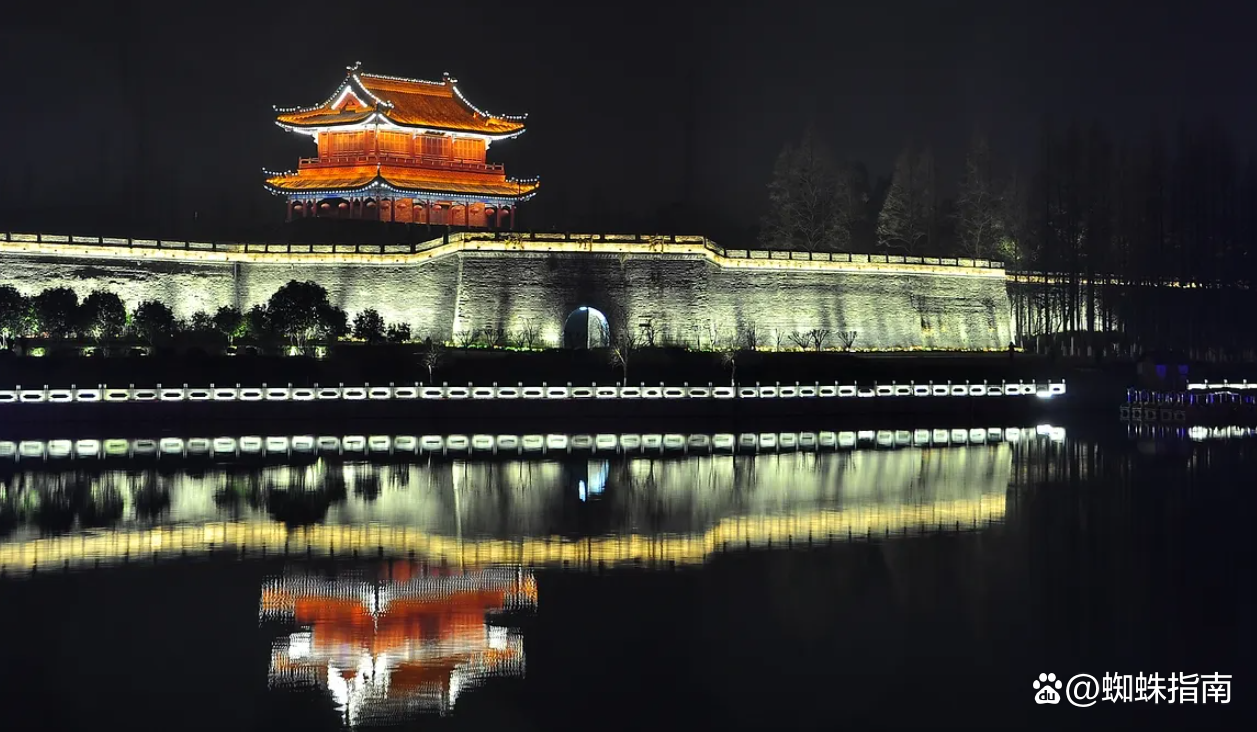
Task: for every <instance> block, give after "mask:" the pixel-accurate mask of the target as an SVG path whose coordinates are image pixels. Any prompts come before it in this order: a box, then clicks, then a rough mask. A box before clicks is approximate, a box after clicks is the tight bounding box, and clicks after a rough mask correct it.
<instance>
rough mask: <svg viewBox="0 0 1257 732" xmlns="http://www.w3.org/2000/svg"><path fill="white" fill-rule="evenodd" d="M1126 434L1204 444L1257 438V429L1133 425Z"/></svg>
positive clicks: (1236, 426) (1232, 426) (1136, 436)
mask: <svg viewBox="0 0 1257 732" xmlns="http://www.w3.org/2000/svg"><path fill="white" fill-rule="evenodd" d="M1126 434H1127V435H1128V436H1130V437H1132V438H1167V437H1173V438H1179V439H1189V440H1192V441H1194V442H1204V441H1206V440H1209V441H1213V440H1239V439H1244V438H1250V437H1257V427H1242V426H1239V425H1230V426H1226V427H1206V426H1203V425H1197V426H1194V427H1184V426H1182V425H1177V426H1170V425H1159V424H1132V425H1129V426H1128V427H1127V429H1126Z"/></svg>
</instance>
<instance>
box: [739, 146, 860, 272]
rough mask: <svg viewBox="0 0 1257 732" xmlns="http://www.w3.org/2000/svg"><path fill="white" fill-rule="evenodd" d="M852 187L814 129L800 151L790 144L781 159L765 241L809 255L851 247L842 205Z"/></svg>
mask: <svg viewBox="0 0 1257 732" xmlns="http://www.w3.org/2000/svg"><path fill="white" fill-rule="evenodd" d="M849 184H850V181H849V180H848V179H847V177H846V176H843V175H842V174H840V172H839V170H838V168H837V167H836V166H835V165H834V163H833V161H832V159H831V157H830V154H829V151H828V150H826V149H825V147H824V145H822V144H821V143H820V142H819V141H818V140H817V139H816V136H815V135H814V134H813V132H812V130H811V129H810V128H809V129H808V130H807V131H805V132H804V133H803V139H802V141H801V142H800V143H799V146H798V147H793V146H791V145H786V146H785V148H783V149H782V151H781V153H780V154H779V155H778V156H777V161H776V163H775V164H774V166H773V178H772V182H771V183H769V184H768V204H769V210H768V216H767V217H765V219H764V222H763V227H762V231H761V235H760V241H761V243H762V244H763V245H764V246H766V247H768V248H769V249H791V250H801V251H807V252H816V251H831V250H845V249H846V248H848V247H849V245H850V241H851V229H850V226H849V223H848V221H847V220H846V216H845V215H844V214H845V211H844V209H843V206H842V204H843V202H844V201H845V199H846V198H847V196H846V194H845V192H844V191H845V189H846V188H847V187H848V186H849Z"/></svg>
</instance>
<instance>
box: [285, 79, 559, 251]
mask: <svg viewBox="0 0 1257 732" xmlns="http://www.w3.org/2000/svg"><path fill="white" fill-rule="evenodd" d="M276 111H277V112H279V116H278V117H277V118H276V123H277V124H278V125H279V126H280V127H282V128H284V129H286V130H289V131H291V132H296V133H299V134H303V135H309V136H310V137H311V138H313V139H314V140H315V142H316V143H317V144H318V154H317V156H316V157H313V158H303V159H302V160H301V161H300V163H299V166H298V168H297V170H296V172H290V173H275V174H271V176H270V177H269V178H267V181H266V186H267V188H268V189H269V190H270V191H271V192H273V193H275V194H278V195H283V196H286V197H287V198H288V218H289V219H290V220H291V219H293V218H310V217H329V218H348V219H369V220H378V221H390V222H404V223H416V224H440V225H451V226H465V227H484V228H507V227H513V226H514V224H515V206H516V205H517V204H518V203H519V202H521V201H525V200H527V199H529V198H531V197H532V196H533V195H534V193H535V192H536V190H537V185H538V184H537V181H536V180H535V179H534V180H512V179H508V178H507V177H506V173H505V170H504V169H503V167H502V166H501V165H494V164H491V163H488V162H487V161H486V152H487V150H488V148H489V146H490V145H491V144H492V143H494V142H497V141H500V140H509V139H511V138H513V137H518V136H519V135H520V134H522V133H523V132H524V117H523V116H505V115H494V114H489V113H488V112H485V111H483V110H481V109H480V108H478V107H476V106H475V105H473V104H472V103H471V102H470V101H468V99H467V97H465V96H463V93H462V92H461V91H460V90H459V89H458V86H457V80H456V79H453V78H451V77H450V76H449V74H446V75H444V77H442V79H441V81H422V80H419V79H403V78H399V77H394V76H381V75H378V74H368V73H365V72H363V71H361V70H360V65H358V64H355V65H354V66H351V67H350V68H349V72H348V74H347V75H346V76H345V79H344V81H342V82H341V84H340V86H338V87H337V88H336V91H335V92H333V93H332V96H331V97H329V98H328V99H327V100H326V101H324V102H323V103H321V104H317V105H314V106H312V107H305V108H292V109H278V108H277V109H276Z"/></svg>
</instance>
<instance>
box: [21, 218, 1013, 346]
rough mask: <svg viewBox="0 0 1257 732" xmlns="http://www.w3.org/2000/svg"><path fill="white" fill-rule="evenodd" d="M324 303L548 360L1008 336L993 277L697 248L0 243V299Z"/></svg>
mask: <svg viewBox="0 0 1257 732" xmlns="http://www.w3.org/2000/svg"><path fill="white" fill-rule="evenodd" d="M294 279H296V280H312V281H314V282H317V283H319V284H320V285H322V286H323V287H325V288H326V289H327V291H328V293H329V295H330V298H331V301H332V302H333V304H335V305H338V306H340V307H342V308H344V309H345V310H346V311H347V312H348V313H349V314H350V316H351V317H352V316H353V315H354V314H355V313H356V312H358V311H361V310H364V309H366V308H375V309H376V310H378V311H379V312H380V314H381V315H382V316H383V317H384V319H385V320H386V321H390V322H407V323H410V325H411V328H412V332H413V333H414V334H415V335H416V337H419V338H423V337H425V336H429V335H430V336H432V337H433V338H434V339H449V338H453V337H455V334H457V333H460V332H464V331H472V330H481V331H484V330H496V329H505V330H506V331H507V332H508V333H514V332H518V331H519V330H520V329H523V328H527V327H532V328H536V329H537V330H538V331H539V333H540V341H541V342H542V343H544V344H545V345H551V346H558V345H562V338H563V335H562V334H563V326H564V323H565V321H566V319H567V317H568V315H569V314H571V313H572V312H573V311H575V310H577V309H578V308H580V307H582V306H584V307H590V308H596V309H597V310H599V311H601V312H603V313H605V315H606V316H607V319H608V320H609V322H610V323H611V324H612V328H613V330H614V329H615V328H622V327H624V326H625V325H627V326H628V327H630V328H634V329H638V330H640V329H641V328H642V326H643V325H646V324H647V323H649V324H650V330H651V331H653V333H654V337H655V339H656V342H657V344H659V345H663V344H666V343H676V344H689V345H697V346H700V347H706V346H710V345H711V344H712V343H713V341H717V342H718V341H731V340H737V341H738V342H741V343H745V342H746V341H747V340H748V336H749V335H750V334H751V333H752V332H753V334H754V336H755V339H756V340H757V342H758V343H759V345H761V346H778V345H779V346H782V347H790V346H791V345H792V343H791V340H790V336H791V334H795V333H805V332H807V331H809V330H812V329H823V330H828V331H831V333H832V334H833V335H832V336H831V341H830V343H829V345H830V346H839V345H841V344H840V341H839V337H838V335H837V333H838V332H840V331H855V332H856V333H857V335H856V340H855V344H854V345H855V347H856V348H858V349H913V348H932V349H960V350H978V349H999V348H1002V347H1005V346H1007V344H1008V342H1009V340H1010V339H1011V338H1012V336H1013V334H1012V332H1011V330H1012V326H1011V322H1010V321H1011V317H1010V306H1009V298H1008V294H1007V289H1006V286H1005V273H1004V270H1003V269H1002V268H1001V267H1000V266H999V265H998V264H994V263H987V262H966V261H965V260H959V261H957V260H951V261H950V262H949V261H947V260H942V261H941V262H940V261H939V260H929V259H920V258H915V259H914V258H903V257H898V258H896V257H889V258H888V257H876V256H870V255H837V254H835V255H828V254H826V255H823V258H822V255H816V256H815V257H813V256H812V255H807V254H805V253H797V252H796V253H786V252H773V253H768V252H754V251H735V250H729V251H726V250H723V249H720V248H719V247H716V246H715V245H713V244H712V243H711V242H708V241H707V240H705V239H701V238H698V237H692V238H691V237H672V238H669V239H667V240H661V239H659V238H650V239H644V238H642V237H613V236H610V235H608V236H606V237H599V236H593V237H583V238H573V237H569V236H566V235H556V236H555V237H550V238H546V237H545V235H524V236H519V235H517V236H513V237H511V236H505V237H504V236H502V235H500V234H489V235H485V234H456V235H453V236H451V237H449V238H448V239H446V240H437V241H435V242H429V243H427V244H424V245H419V246H417V247H411V246H370V247H367V246H362V247H343V246H336V247H333V246H330V245H329V246H308V245H306V246H298V245H292V246H291V247H289V246H288V245H222V244H196V243H188V242H144V243H142V244H137V243H135V242H131V241H129V240H99V239H96V240H80V239H78V238H75V239H73V240H70V239H67V238H66V237H47V236H45V237H36V236H31V235H25V236H24V235H0V284H12V285H15V286H16V287H17V288H18V289H19V290H21V291H22V292H24V293H26V294H35V293H36V292H39V291H40V290H43V289H45V288H49V287H57V286H68V287H71V288H73V289H74V290H75V291H77V292H78V293H79V295H80V297H82V296H86V295H87V294H88V293H89V292H91V291H92V290H96V289H103V290H109V291H112V292H115V293H117V294H118V295H119V296H121V297H122V298H123V300H124V301H125V302H126V303H127V305H128V307H134V306H135V305H137V304H138V303H139V302H141V301H142V300H147V299H156V300H160V301H162V302H165V303H167V304H168V305H170V306H171V308H172V309H173V310H174V311H175V314H176V316H177V317H181V318H187V317H190V316H191V315H192V314H193V313H195V312H196V311H198V310H205V311H208V312H211V313H212V312H213V311H214V310H215V309H217V308H218V307H219V306H222V305H233V306H235V307H238V308H241V309H242V310H245V309H248V308H249V307H251V306H253V305H256V304H262V303H265V302H266V300H267V299H268V298H269V297H270V296H271V294H272V293H274V292H275V291H276V290H277V289H278V288H279V287H280V286H281V285H283V284H284V283H286V282H288V281H289V280H294Z"/></svg>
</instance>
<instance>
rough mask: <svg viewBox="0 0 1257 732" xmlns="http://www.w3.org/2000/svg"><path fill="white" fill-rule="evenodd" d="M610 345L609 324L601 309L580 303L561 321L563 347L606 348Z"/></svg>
mask: <svg viewBox="0 0 1257 732" xmlns="http://www.w3.org/2000/svg"><path fill="white" fill-rule="evenodd" d="M609 345H611V326H610V324H608V322H607V316H606V315H604V314H603V312H602V311H601V310H598V309H596V308H591V307H588V306H586V305H582V306H580V307H579V308H576V309H575V310H573V311H572V312H570V313H568V316H567V319H566V320H564V321H563V347H564V348H606V347H607V346H609Z"/></svg>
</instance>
